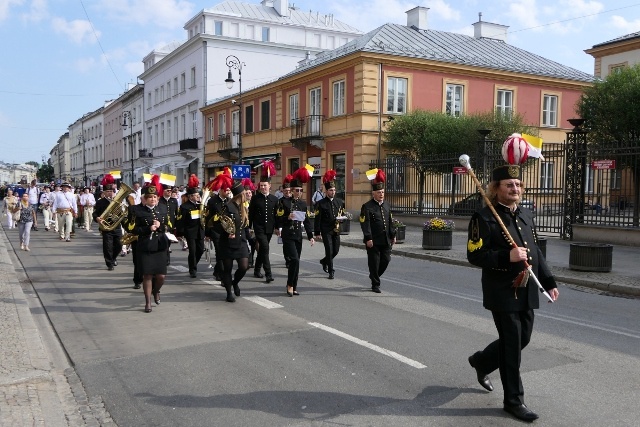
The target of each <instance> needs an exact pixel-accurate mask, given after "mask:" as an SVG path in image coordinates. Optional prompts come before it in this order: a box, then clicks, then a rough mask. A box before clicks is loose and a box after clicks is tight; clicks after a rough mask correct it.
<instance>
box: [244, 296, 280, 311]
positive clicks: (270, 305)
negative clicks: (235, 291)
mask: <svg viewBox="0 0 640 427" xmlns="http://www.w3.org/2000/svg"><path fill="white" fill-rule="evenodd" d="M243 298H244V299H246V300H248V301H251V302H253V303H255V304H258V305H259V306H262V307H264V308H268V309H272V308H282V307H283V306H281V305H280V304H277V303H275V302H273V301H269V300H268V299H266V298H262V297H259V296H257V295H251V296H248V297H243Z"/></svg>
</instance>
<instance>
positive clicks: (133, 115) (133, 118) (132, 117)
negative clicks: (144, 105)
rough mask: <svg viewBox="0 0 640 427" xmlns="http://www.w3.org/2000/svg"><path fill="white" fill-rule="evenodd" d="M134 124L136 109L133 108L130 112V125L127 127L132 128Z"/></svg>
mask: <svg viewBox="0 0 640 427" xmlns="http://www.w3.org/2000/svg"><path fill="white" fill-rule="evenodd" d="M135 122H136V109H135V107H134V108H133V111H132V112H131V123H129V125H131V126H133V124H134V123H135Z"/></svg>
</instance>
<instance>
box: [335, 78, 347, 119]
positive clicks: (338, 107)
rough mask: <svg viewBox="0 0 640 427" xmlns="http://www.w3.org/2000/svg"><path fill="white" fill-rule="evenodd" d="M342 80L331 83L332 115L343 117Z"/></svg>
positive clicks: (343, 83) (343, 84)
mask: <svg viewBox="0 0 640 427" xmlns="http://www.w3.org/2000/svg"><path fill="white" fill-rule="evenodd" d="M344 86H345V82H344V80H340V81H339V82H333V115H334V116H342V115H344Z"/></svg>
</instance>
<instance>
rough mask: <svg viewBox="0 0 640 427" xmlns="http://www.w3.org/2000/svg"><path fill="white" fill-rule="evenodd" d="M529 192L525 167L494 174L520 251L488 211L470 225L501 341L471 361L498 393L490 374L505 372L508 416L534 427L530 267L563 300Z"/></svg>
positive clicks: (495, 192)
mask: <svg viewBox="0 0 640 427" xmlns="http://www.w3.org/2000/svg"><path fill="white" fill-rule="evenodd" d="M523 191H524V189H523V186H522V182H521V181H520V167H519V166H514V165H511V166H502V167H499V168H496V169H494V170H493V173H492V181H491V183H490V184H489V188H488V198H489V200H490V202H491V204H492V205H493V207H494V209H495V212H496V213H497V216H499V218H500V220H501V221H502V222H503V223H504V225H505V227H506V229H507V230H508V232H509V234H510V235H511V237H512V238H513V240H514V242H515V243H516V245H517V246H518V247H513V246H512V245H511V242H510V241H509V239H508V238H507V236H506V235H505V233H504V231H503V230H502V227H501V226H500V223H499V220H498V218H496V216H494V215H495V214H494V213H493V212H492V211H491V209H490V207H489V206H485V207H484V208H482V209H481V210H480V211H478V212H476V213H474V214H473V216H472V217H471V221H470V222H469V240H468V243H467V259H468V260H469V262H470V263H471V264H473V265H476V266H478V267H481V268H482V299H483V305H484V307H485V308H486V309H487V310H491V313H492V315H493V321H494V323H495V325H496V329H497V330H498V339H497V340H496V341H494V342H492V343H491V344H489V345H488V346H487V347H486V348H485V349H484V350H482V351H478V352H476V353H475V354H473V355H472V356H470V357H469V363H470V364H471V366H472V367H473V368H475V370H476V374H477V378H478V382H479V383H480V385H481V386H482V387H484V388H485V389H487V390H488V391H492V390H493V385H492V384H491V380H490V379H489V374H490V373H492V372H493V371H495V370H496V369H499V370H500V379H501V381H502V387H503V389H504V400H503V404H504V410H505V411H506V412H508V413H510V414H511V415H513V416H514V417H516V418H518V419H520V420H524V421H533V420H535V419H537V418H538V415H537V414H536V413H535V412H533V411H531V410H530V409H529V408H528V407H527V406H526V405H525V402H524V389H523V387H522V379H521V378H520V360H521V350H522V349H523V348H525V347H526V346H527V344H529V340H530V339H531V333H532V331H533V318H534V314H533V310H534V309H536V308H539V300H538V295H539V292H538V287H537V285H536V284H535V283H534V281H533V279H528V281H522V283H520V281H518V280H517V279H518V278H519V277H522V276H520V275H521V273H522V272H523V271H524V270H525V262H527V263H528V264H529V265H531V267H532V270H533V273H534V274H535V275H536V276H537V277H538V278H539V280H540V283H541V284H542V286H543V287H544V288H545V289H546V290H547V291H548V292H549V294H550V295H551V298H552V299H553V300H556V299H557V298H558V295H559V294H558V289H557V286H556V281H555V279H554V278H553V276H552V274H551V271H550V270H549V268H548V266H547V264H546V261H545V258H544V257H543V256H542V252H541V251H540V248H539V247H538V244H537V242H538V237H537V235H536V231H535V224H534V222H533V214H532V213H531V212H530V211H529V210H528V209H526V208H521V207H519V206H518V203H519V202H520V200H521V196H522V192H523Z"/></svg>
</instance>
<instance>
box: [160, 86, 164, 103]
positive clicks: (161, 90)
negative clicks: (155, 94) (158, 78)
mask: <svg viewBox="0 0 640 427" xmlns="http://www.w3.org/2000/svg"><path fill="white" fill-rule="evenodd" d="M162 101H164V85H162V86H160V102H162Z"/></svg>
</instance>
